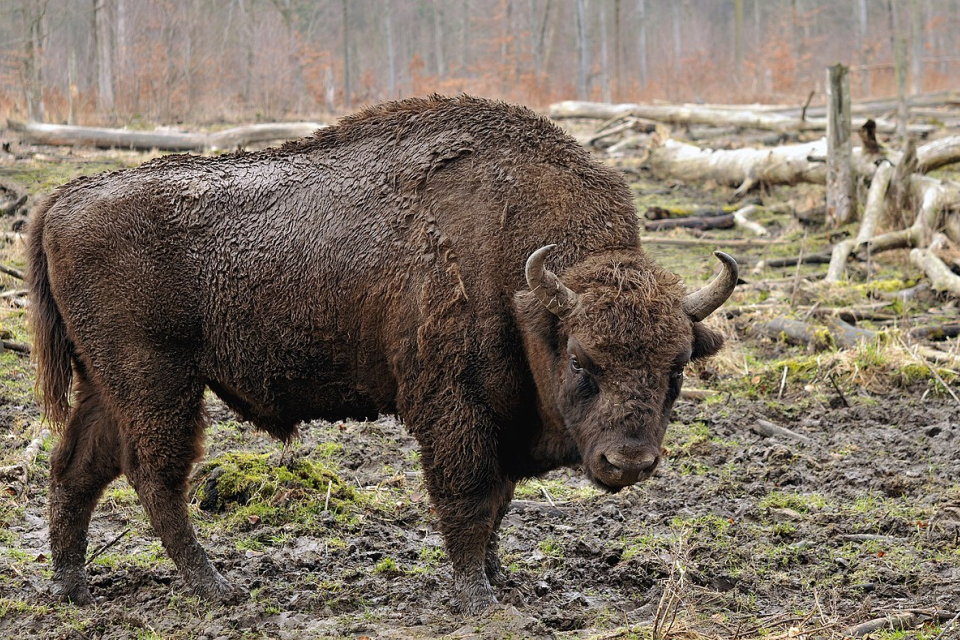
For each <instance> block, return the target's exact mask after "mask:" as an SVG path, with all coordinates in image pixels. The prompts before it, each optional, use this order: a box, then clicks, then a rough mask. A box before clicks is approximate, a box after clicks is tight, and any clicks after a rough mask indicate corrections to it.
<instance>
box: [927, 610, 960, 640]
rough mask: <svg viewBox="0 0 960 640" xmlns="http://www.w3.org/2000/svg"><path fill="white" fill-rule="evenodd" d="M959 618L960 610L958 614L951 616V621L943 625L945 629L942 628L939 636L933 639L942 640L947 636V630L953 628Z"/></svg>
mask: <svg viewBox="0 0 960 640" xmlns="http://www.w3.org/2000/svg"><path fill="white" fill-rule="evenodd" d="M958 618H960V611H957V614H956V615H955V616H953V617H952V618H950V621H949V622H948V623H947V624H945V625H943V629H941V630H940V633H938V634H937V637H936V638H934V639H933V640H940V639H941V638H946V637H947V632H948V631H950V629H952V628H953V625H954V624H956V622H957V619H958Z"/></svg>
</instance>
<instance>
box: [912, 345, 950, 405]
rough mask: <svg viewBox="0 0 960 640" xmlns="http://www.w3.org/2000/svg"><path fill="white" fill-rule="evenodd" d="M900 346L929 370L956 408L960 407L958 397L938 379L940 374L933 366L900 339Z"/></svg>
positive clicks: (940, 378) (941, 379)
mask: <svg viewBox="0 0 960 640" xmlns="http://www.w3.org/2000/svg"><path fill="white" fill-rule="evenodd" d="M900 345H901V346H902V347H903V348H904V349H906V350H907V352H908V353H910V354H911V355H912V356H913V357H914V358H916V359H917V360H919V361H920V362H922V363H923V364H924V365H925V366H926V367H927V369H929V370H930V373H932V374H933V377H934V378H936V379H937V382H939V383H940V385H941V386H942V387H943V388H944V389H946V390H947V393H949V394H950V397H952V398H953V400H954V402H956V403H957V406H960V398H958V397H957V394H956V393H954V392H953V389H951V388H950V385H948V384H947V383H946V382H944V380H943V378H942V377H940V374H939V373H937V370H936V369H934V368H933V365H931V364H930V362H929V361H928V360H927V359H926V358H924V357H923V356H922V355H920V354H919V353H917V352H916V351H915V350H914V349H911V348H910V347H908V346H907V343H906V342H904V341H903V339H900Z"/></svg>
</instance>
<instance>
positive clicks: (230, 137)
mask: <svg viewBox="0 0 960 640" xmlns="http://www.w3.org/2000/svg"><path fill="white" fill-rule="evenodd" d="M7 126H8V127H9V128H10V129H11V130H12V131H14V132H16V133H18V134H20V139H21V140H22V141H23V142H26V143H27V144H45V145H53V146H88V147H97V148H101V149H133V150H137V151H150V150H152V149H159V150H161V151H216V150H221V149H236V148H238V147H244V146H247V145H250V144H254V143H260V142H275V141H279V140H294V139H296V138H302V137H304V136H309V135H311V134H313V133H314V132H315V131H316V130H317V129H322V128H323V127H325V126H326V125H323V124H319V123H316V122H278V123H267V124H251V125H245V126H242V127H234V128H232V129H224V130H223V131H217V132H215V133H184V132H177V131H132V130H129V129H106V128H101V127H77V126H73V125H59V124H46V123H40V122H17V121H14V120H8V121H7Z"/></svg>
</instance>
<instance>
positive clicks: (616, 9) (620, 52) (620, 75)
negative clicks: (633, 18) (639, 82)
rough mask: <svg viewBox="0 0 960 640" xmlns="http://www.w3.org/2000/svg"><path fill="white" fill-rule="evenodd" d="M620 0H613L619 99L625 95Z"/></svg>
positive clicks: (614, 54) (617, 92)
mask: <svg viewBox="0 0 960 640" xmlns="http://www.w3.org/2000/svg"><path fill="white" fill-rule="evenodd" d="M620 10H621V6H620V0H614V2H613V76H614V81H615V82H616V96H617V99H621V98H622V97H623V89H624V86H623V65H622V64H621V62H622V58H623V42H622V41H621V39H620V22H621V20H620Z"/></svg>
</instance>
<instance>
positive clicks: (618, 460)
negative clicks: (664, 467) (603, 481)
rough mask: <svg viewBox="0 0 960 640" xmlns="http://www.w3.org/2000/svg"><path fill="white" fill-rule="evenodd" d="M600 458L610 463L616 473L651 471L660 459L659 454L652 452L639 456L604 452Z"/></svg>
mask: <svg viewBox="0 0 960 640" xmlns="http://www.w3.org/2000/svg"><path fill="white" fill-rule="evenodd" d="M600 460H601V461H603V462H605V463H607V464H608V465H610V467H612V471H613V472H614V473H615V474H616V475H623V474H638V473H643V472H644V471H650V470H651V469H653V468H654V467H656V466H657V463H658V462H659V461H660V460H659V456H657V454H655V453H652V452H646V453H644V454H643V455H642V456H640V457H639V458H627V457H625V456H621V455H618V454H615V453H604V454H601V455H600Z"/></svg>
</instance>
